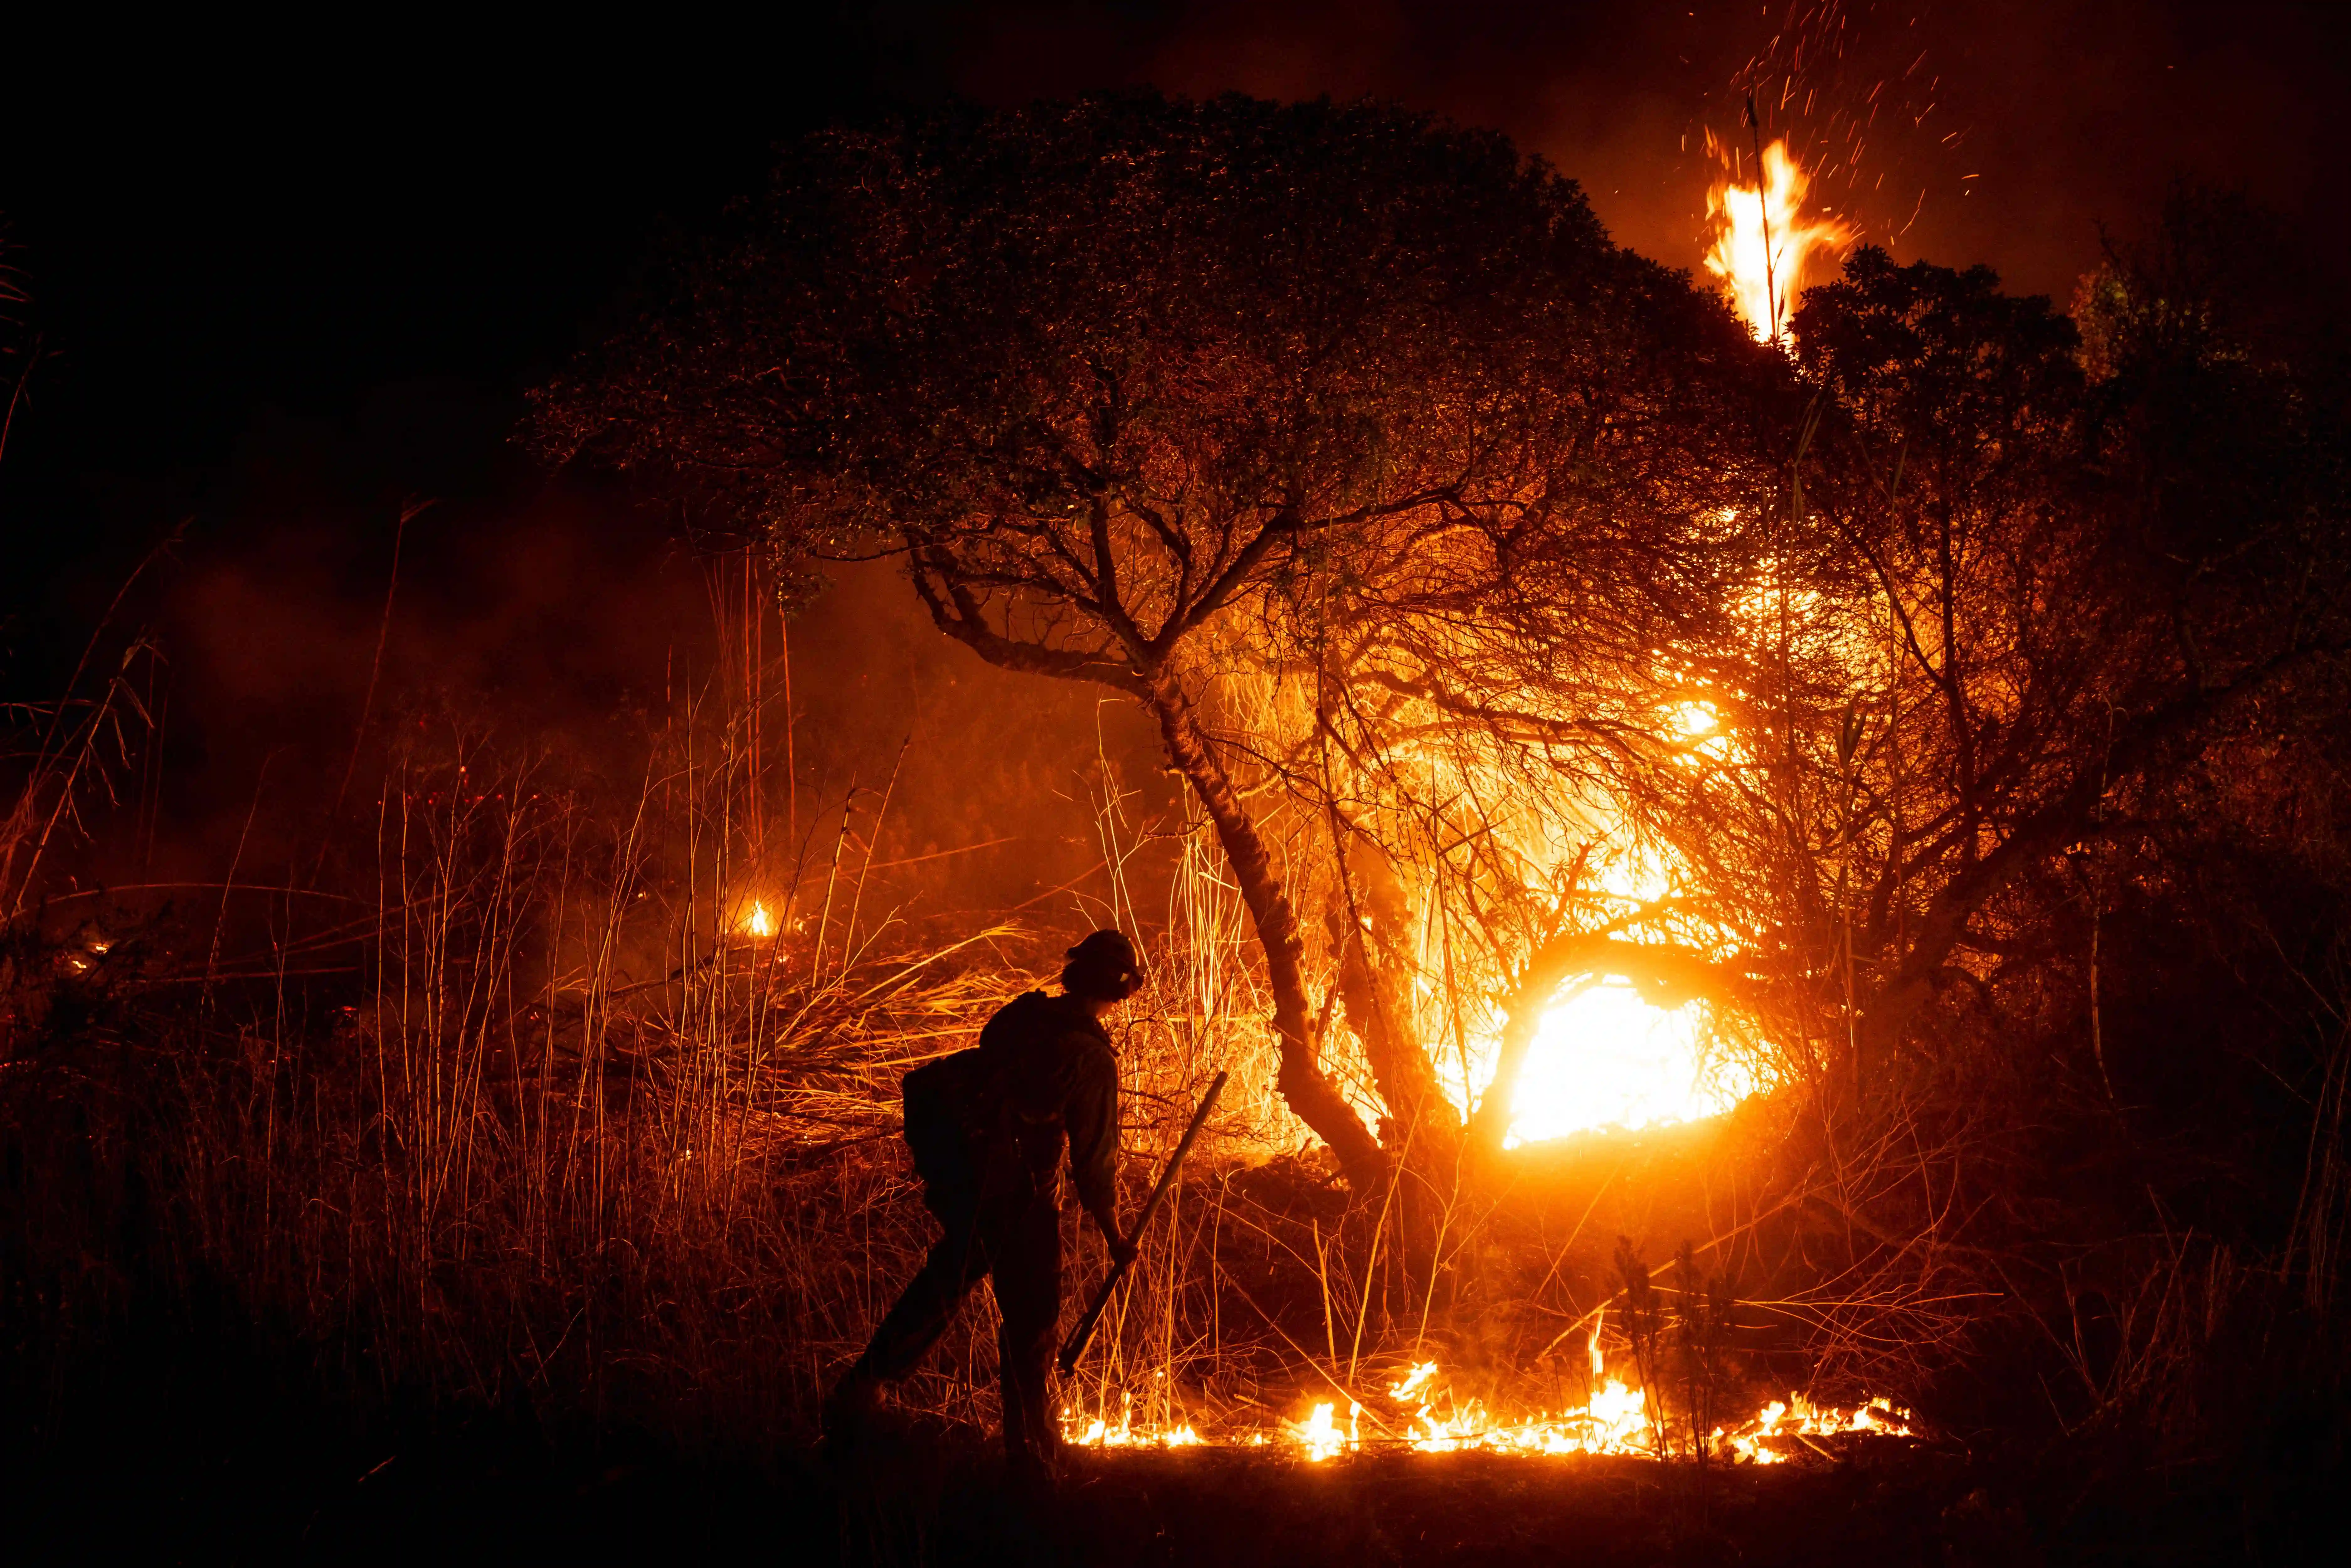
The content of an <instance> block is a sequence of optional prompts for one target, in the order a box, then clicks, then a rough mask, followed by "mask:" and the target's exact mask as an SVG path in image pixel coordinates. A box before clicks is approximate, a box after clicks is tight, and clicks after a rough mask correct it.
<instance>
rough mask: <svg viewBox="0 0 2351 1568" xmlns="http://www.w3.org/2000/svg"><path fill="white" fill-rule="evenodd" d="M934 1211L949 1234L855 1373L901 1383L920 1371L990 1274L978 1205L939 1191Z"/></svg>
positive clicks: (887, 1318)
mask: <svg viewBox="0 0 2351 1568" xmlns="http://www.w3.org/2000/svg"><path fill="white" fill-rule="evenodd" d="M929 1196H930V1197H933V1198H935V1199H936V1200H937V1201H935V1202H934V1203H933V1206H932V1208H933V1212H934V1213H935V1214H937V1215H938V1216H939V1222H940V1224H941V1225H942V1226H944V1227H945V1228H946V1234H945V1235H943V1236H941V1237H940V1238H939V1239H938V1240H937V1241H936V1242H935V1243H933V1244H932V1247H931V1252H930V1256H929V1257H927V1258H925V1259H924V1260H923V1266H922V1268H921V1270H918V1271H917V1272H916V1273H915V1275H914V1278H913V1279H912V1280H910V1281H907V1282H906V1288H905V1289H904V1291H900V1292H899V1293H898V1300H897V1301H896V1302H895V1303H894V1304H893V1305H892V1307H891V1308H890V1311H889V1312H888V1313H887V1314H886V1315H885V1316H884V1317H883V1319H882V1325H881V1327H879V1328H877V1329H875V1330H874V1331H873V1339H872V1343H870V1344H868V1345H867V1346H866V1347H865V1354H863V1355H862V1356H861V1357H859V1358H858V1362H857V1364H856V1365H855V1366H854V1367H852V1369H851V1372H850V1375H851V1376H852V1377H862V1378H864V1379H866V1380H868V1381H870V1382H876V1383H895V1382H897V1381H898V1380H899V1379H900V1378H902V1377H904V1376H905V1375H907V1374H908V1373H910V1372H912V1371H914V1368H915V1366H916V1365H918V1364H920V1363H921V1361H922V1359H923V1357H924V1355H925V1354H927V1353H928V1352H929V1350H930V1348H931V1346H933V1345H935V1344H936V1343H938V1342H939V1336H940V1335H941V1334H943V1333H946V1331H947V1325H948V1324H949V1323H951V1322H954V1321H955V1315H956V1309H957V1308H958V1307H960V1306H962V1305H963V1299H964V1297H966V1296H967V1295H968V1294H970V1293H971V1288H972V1287H973V1286H974V1285H976V1284H977V1283H979V1277H980V1276H981V1275H982V1274H985V1273H986V1272H987V1242H986V1240H985V1239H983V1238H982V1237H981V1236H980V1235H979V1226H978V1224H977V1219H978V1216H977V1212H976V1209H977V1206H976V1204H975V1202H974V1201H973V1199H972V1197H970V1196H969V1195H967V1194H962V1193H934V1194H931V1195H929Z"/></svg>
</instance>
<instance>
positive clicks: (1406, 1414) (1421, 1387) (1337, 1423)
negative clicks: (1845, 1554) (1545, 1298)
mask: <svg viewBox="0 0 2351 1568" xmlns="http://www.w3.org/2000/svg"><path fill="white" fill-rule="evenodd" d="M1594 1337H1595V1341H1596V1338H1597V1336H1596V1334H1595V1336H1594ZM1599 1359H1600V1358H1599V1354H1598V1352H1597V1350H1596V1349H1595V1350H1594V1351H1593V1362H1594V1367H1593V1379H1592V1391H1591V1394H1590V1396H1588V1397H1587V1399H1586V1400H1585V1402H1584V1403H1583V1404H1582V1405H1580V1406H1570V1407H1567V1408H1563V1409H1561V1410H1558V1411H1541V1410H1539V1411H1535V1412H1533V1413H1531V1414H1528V1415H1523V1416H1499V1415H1497V1414H1495V1413H1494V1412H1493V1411H1491V1410H1489V1409H1488V1408H1487V1406H1485V1404H1484V1403H1483V1402H1482V1401H1480V1400H1478V1399H1475V1398H1471V1399H1465V1400H1457V1399H1455V1398H1453V1397H1452V1396H1450V1394H1449V1393H1448V1392H1447V1390H1446V1389H1445V1388H1444V1387H1443V1384H1442V1379H1441V1377H1440V1375H1439V1374H1438V1370H1437V1363H1435V1362H1433V1361H1431V1362H1421V1363H1418V1364H1415V1365H1412V1366H1410V1367H1408V1368H1406V1369H1405V1373H1404V1374H1403V1375H1402V1376H1400V1377H1398V1378H1397V1379H1396V1381H1395V1383H1393V1384H1391V1385H1389V1386H1388V1388H1387V1390H1386V1392H1385V1401H1384V1402H1385V1404H1386V1405H1387V1406H1389V1409H1388V1412H1387V1414H1386V1415H1384V1416H1381V1415H1377V1414H1375V1413H1374V1412H1372V1411H1369V1410H1366V1409H1365V1408H1364V1406H1363V1405H1362V1404H1361V1403H1360V1402H1358V1401H1355V1400H1350V1401H1348V1405H1347V1412H1346V1414H1345V1415H1344V1416H1342V1415H1340V1414H1339V1406H1338V1404H1337V1402H1336V1401H1332V1400H1319V1401H1316V1402H1315V1403H1314V1404H1313V1405H1312V1406H1311V1408H1310V1409H1309V1410H1308V1412H1307V1414H1306V1416H1304V1417H1303V1418H1302V1419H1300V1420H1295V1421H1281V1422H1279V1423H1277V1424H1276V1425H1275V1427H1272V1428H1271V1429H1270V1430H1257V1431H1251V1432H1248V1433H1244V1434H1240V1435H1238V1436H1236V1437H1228V1438H1225V1439H1222V1440H1221V1441H1219V1442H1214V1443H1212V1441H1211V1439H1208V1438H1206V1437H1202V1436H1201V1435H1200V1434H1199V1432H1198V1431H1197V1430H1196V1428H1195V1427H1193V1425H1192V1424H1191V1423H1190V1422H1188V1421H1183V1422H1176V1423H1174V1424H1171V1425H1169V1426H1167V1427H1155V1426H1148V1425H1144V1426H1138V1425H1137V1424H1136V1423H1135V1421H1134V1403H1133V1400H1132V1398H1129V1399H1128V1400H1127V1401H1126V1403H1125V1406H1124V1407H1123V1410H1122V1412H1121V1415H1120V1418H1119V1420H1118V1421H1117V1422H1116V1423H1114V1424H1113V1423H1112V1422H1111V1421H1109V1420H1108V1419H1107V1418H1105V1417H1103V1416H1092V1417H1086V1416H1081V1415H1078V1414H1074V1413H1072V1412H1071V1411H1068V1410H1064V1411H1063V1412H1062V1413H1061V1428H1062V1437H1063V1440H1064V1441H1065V1442H1067V1443H1069V1444H1070V1445H1071V1446H1072V1447H1074V1448H1100V1449H1129V1448H1206V1447H1211V1446H1217V1447H1238V1448H1272V1449H1275V1450H1277V1451H1281V1452H1287V1453H1289V1454H1290V1455H1291V1456H1292V1457H1294V1458H1300V1459H1303V1460H1305V1461H1306V1462H1307V1463H1309V1464H1322V1463H1324V1462H1327V1461H1329V1460H1331V1459H1335V1458H1340V1457H1341V1456H1343V1455H1347V1454H1354V1453H1364V1452H1381V1451H1409V1452H1413V1453H1420V1454H1456V1453H1468V1452H1472V1451H1476V1452H1484V1453H1496V1454H1518V1455H1525V1456H1546V1457H1549V1456H1564V1455H1570V1454H1588V1455H1597V1456H1606V1457H1614V1458H1675V1457H1687V1453H1688V1447H1687V1442H1686V1440H1683V1439H1682V1438H1680V1437H1669V1436H1663V1435H1661V1434H1660V1432H1659V1430H1658V1427H1657V1425H1656V1417H1657V1411H1656V1407H1655V1406H1654V1405H1653V1404H1652V1402H1651V1401H1650V1399H1649V1397H1648V1396H1646V1394H1644V1393H1643V1392H1642V1391H1641V1390H1640V1389H1638V1388H1635V1387H1630V1386H1627V1385H1626V1384H1625V1382H1624V1380H1623V1379H1622V1378H1619V1377H1614V1376H1609V1375H1606V1374H1605V1372H1604V1370H1603V1369H1602V1368H1601V1367H1600V1366H1599V1365H1598V1362H1599ZM1915 1436H1917V1433H1916V1432H1915V1431H1913V1429H1912V1427H1911V1416H1910V1414H1909V1412H1908V1411H1907V1410H1903V1409H1900V1408H1898V1407H1897V1406H1895V1405H1894V1403H1893V1402H1892V1401H1891V1400H1887V1399H1883V1398H1879V1399H1872V1400H1869V1401H1867V1402H1866V1403H1864V1404H1862V1405H1858V1406H1850V1407H1840V1406H1828V1405H1815V1404H1813V1402H1812V1401H1811V1400H1809V1399H1807V1398H1805V1397H1804V1396H1803V1395H1802V1394H1791V1395H1790V1396H1788V1397H1787V1398H1785V1399H1773V1400H1771V1401H1770V1402H1768V1403H1766V1404H1765V1405H1764V1406H1762V1408H1761V1409H1760V1410H1758V1411H1756V1412H1755V1413H1754V1414H1753V1415H1752V1416H1749V1417H1747V1418H1746V1419H1744V1420H1742V1421H1740V1422H1737V1423H1736V1424H1732V1425H1726V1426H1719V1427H1715V1428H1714V1430H1713V1431H1712V1432H1710V1433H1709V1434H1708V1438H1707V1444H1706V1448H1707V1453H1708V1457H1709V1458H1713V1459H1715V1460H1717V1461H1718V1462H1721V1463H1728V1464H1751V1465H1777V1464H1783V1463H1786V1462H1787V1461H1788V1460H1789V1459H1790V1458H1793V1457H1796V1456H1797V1455H1798V1454H1799V1453H1800V1452H1807V1451H1808V1452H1811V1453H1813V1454H1816V1455H1819V1456H1821V1457H1823V1458H1830V1457H1833V1450H1831V1449H1829V1448H1824V1447H1823V1445H1822V1442H1821V1441H1820V1439H1823V1438H1832V1437H1915Z"/></svg>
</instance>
